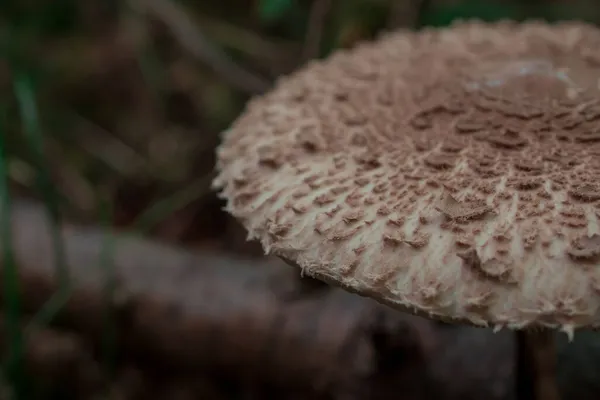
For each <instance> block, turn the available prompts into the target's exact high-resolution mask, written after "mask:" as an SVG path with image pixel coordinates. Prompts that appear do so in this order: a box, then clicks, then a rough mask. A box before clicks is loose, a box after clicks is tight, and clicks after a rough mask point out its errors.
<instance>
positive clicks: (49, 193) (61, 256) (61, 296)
mask: <svg viewBox="0 0 600 400" xmlns="http://www.w3.org/2000/svg"><path fill="white" fill-rule="evenodd" d="M14 90H15V95H16V98H17V102H18V105H19V112H20V116H21V121H22V124H23V130H24V133H25V135H26V137H27V141H28V144H29V146H30V148H31V151H32V153H33V160H34V162H35V167H36V169H37V173H38V176H37V186H38V189H39V191H40V192H41V195H42V198H43V201H44V204H45V209H46V212H47V216H48V219H49V222H50V227H49V229H50V231H51V232H50V234H51V237H52V247H53V250H54V268H55V273H56V277H57V278H58V284H59V287H58V292H57V293H56V294H55V296H54V297H53V298H52V299H50V301H48V303H47V304H46V305H45V306H44V307H42V309H41V310H40V311H39V313H38V314H36V315H35V316H34V318H33V320H32V323H33V324H35V323H41V322H43V324H46V323H47V322H49V320H51V319H52V318H53V316H54V315H55V314H56V312H57V311H58V310H59V309H60V306H62V304H64V302H65V301H66V299H67V298H68V297H69V295H70V285H69V274H68V268H67V262H66V255H65V249H64V244H63V243H62V237H61V228H60V211H59V197H58V194H57V192H56V190H55V188H54V185H53V183H52V179H51V177H50V174H49V173H48V169H47V166H46V165H45V164H46V163H45V160H44V153H43V137H42V129H41V126H40V120H39V115H38V109H37V104H36V98H35V91H34V86H33V82H32V81H31V77H30V76H29V75H27V74H23V73H18V74H16V78H15V80H14Z"/></svg>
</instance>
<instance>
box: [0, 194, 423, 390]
mask: <svg viewBox="0 0 600 400" xmlns="http://www.w3.org/2000/svg"><path fill="white" fill-rule="evenodd" d="M12 218H13V227H14V228H13V244H14V248H15V254H16V257H17V260H18V264H19V265H20V267H21V268H20V269H21V278H22V282H23V283H22V285H23V291H24V306H25V307H26V309H27V311H28V312H31V313H33V312H36V311H37V310H39V309H40V307H42V305H43V304H45V303H46V302H47V301H48V300H49V299H50V297H51V296H52V294H53V293H54V291H55V289H56V286H55V285H54V284H53V280H52V271H53V269H52V261H51V260H52V259H53V258H52V254H53V249H52V248H51V241H50V240H49V235H48V229H47V224H46V222H45V220H44V215H43V213H42V212H41V210H40V208H38V207H37V206H35V205H32V204H28V203H18V206H17V207H16V208H15V209H14V210H13V214H12ZM107 233H108V232H106V231H102V230H98V229H86V228H81V227H80V228H74V227H65V229H64V230H63V242H64V244H65V247H66V254H67V259H68V267H69V269H70V273H71V278H72V280H73V283H74V290H73V292H72V295H71V298H70V299H69V301H68V302H67V303H66V304H65V307H64V308H63V309H62V310H61V312H60V313H59V314H58V315H57V317H56V319H55V320H54V324H55V325H56V326H61V327H63V328H65V329H71V330H74V331H76V332H78V333H79V334H81V335H83V336H84V337H86V338H88V339H89V340H90V341H91V342H92V343H96V344H99V343H101V342H102V333H103V332H104V330H103V321H104V319H103V315H104V313H105V312H106V303H105V301H104V300H105V296H104V293H105V290H104V288H103V282H105V281H106V276H105V271H103V270H102V268H101V265H100V264H101V263H100V260H101V259H102V255H103V251H105V249H103V246H105V245H106V244H107V243H108V242H107V238H108V235H107ZM114 243H115V246H114V249H113V252H112V253H113V254H112V260H113V262H114V265H115V269H116V271H117V273H116V282H117V287H116V291H115V299H114V302H113V304H112V314H113V315H114V316H115V321H114V323H115V326H116V330H117V347H118V350H119V352H120V353H121V356H122V357H125V358H127V359H131V360H137V362H138V363H139V364H140V365H151V366H153V368H156V369H160V370H163V371H167V372H168V373H170V374H175V373H178V374H189V373H193V372H194V371H196V372H197V371H211V373H212V374H215V375H220V376H227V377H228V378H230V379H233V378H232V377H235V380H236V381H239V382H247V383H249V384H251V385H253V386H265V385H266V386H269V387H275V388H285V389H286V390H292V389H293V390H304V391H310V392H314V393H320V394H323V395H324V394H331V393H336V394H340V393H348V394H352V395H351V396H350V395H349V396H350V397H349V398H361V395H360V393H363V394H364V393H365V392H367V393H368V392H369V391H372V390H374V388H373V387H372V385H371V384H370V383H369V382H370V380H372V379H373V377H375V376H376V375H377V373H378V372H379V368H378V363H379V362H380V361H381V360H383V359H385V358H386V357H385V354H384V353H383V352H390V353H392V352H393V353H394V354H395V355H397V360H395V363H394V364H393V368H394V369H396V370H397V371H400V370H404V369H405V367H406V366H407V365H409V366H410V367H411V368H414V367H415V366H416V365H418V364H419V363H422V362H423V360H425V355H426V353H428V351H429V350H430V348H431V347H432V344H430V343H428V341H427V340H426V339H425V337H426V336H427V335H429V337H431V335H430V334H429V333H428V332H427V330H428V329H429V327H430V325H429V324H428V323H427V322H426V321H424V320H420V319H418V318H416V317H412V316H409V315H402V314H398V313H394V312H393V311H391V310H389V309H387V308H385V307H383V306H380V305H379V304H377V303H375V302H372V301H367V300H366V299H363V298H360V297H358V296H354V295H351V294H348V293H346V292H343V291H341V290H338V289H328V288H327V289H325V290H315V291H308V292H306V293H305V292H304V288H305V285H303V284H302V281H301V280H299V279H298V278H297V275H296V271H295V270H294V269H291V268H289V267H287V266H284V265H282V263H280V262H278V261H276V262H273V261H265V262H263V263H257V262H256V261H245V260H240V259H235V258H232V257H226V256H224V255H207V254H202V255H198V254H193V253H190V252H185V251H182V250H178V249H175V248H173V247H168V246H163V245H160V244H159V243H154V242H150V241H145V240H141V239H139V238H134V237H128V236H124V235H120V236H117V237H116V238H115V239H114ZM108 250H110V249H108ZM419 330H420V331H419ZM398 332H402V335H401V337H400V340H395V341H391V340H386V338H387V337H396V338H397V337H398ZM424 339H425V340H424ZM374 340H377V341H378V343H379V345H380V347H381V349H376V348H375V344H376V343H374ZM377 390H380V388H379V387H378V388H377Z"/></svg>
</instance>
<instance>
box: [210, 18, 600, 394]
mask: <svg viewBox="0 0 600 400" xmlns="http://www.w3.org/2000/svg"><path fill="white" fill-rule="evenodd" d="M599 51H600V30H599V29H597V28H595V27H593V26H591V25H586V24H584V23H577V22H569V23H566V22H564V23H558V24H547V23H544V22H525V23H516V22H508V21H504V22H498V23H482V22H476V21H469V22H459V23H455V24H453V25H452V26H450V27H448V28H441V29H426V30H422V31H418V32H410V31H399V32H392V33H388V34H386V35H384V36H382V37H381V38H379V39H377V40H376V41H374V42H369V43H363V44H360V45H358V46H356V47H355V48H353V49H349V50H340V51H338V52H337V53H335V54H333V55H332V56H330V57H329V58H328V59H326V60H324V61H312V62H310V63H309V64H308V65H307V66H305V67H304V68H302V69H301V70H300V71H298V72H296V73H294V74H292V75H291V76H288V77H283V78H281V79H280V81H279V82H278V83H277V85H276V87H275V88H274V89H273V90H272V91H271V92H269V93H267V94H266V95H264V96H262V97H259V98H255V99H253V100H252V101H251V102H249V104H248V106H247V109H246V110H245V112H244V114H243V115H241V116H240V117H239V118H238V119H237V120H236V121H235V122H234V123H233V125H232V127H231V128H230V129H229V130H228V131H227V132H225V133H224V134H223V142H222V144H221V146H220V148H219V149H218V160H217V170H218V176H217V178H216V179H215V181H214V187H215V188H216V189H218V190H220V195H221V196H222V197H223V198H225V199H226V201H227V206H226V210H227V211H228V212H229V213H231V214H232V215H233V216H235V217H236V218H237V219H239V220H240V221H241V222H242V223H243V225H244V226H245V228H246V229H247V230H248V232H249V235H248V237H249V239H258V240H260V242H261V243H262V246H263V247H264V249H265V251H266V252H267V253H271V254H275V255H277V256H279V257H281V258H284V259H286V260H288V261H289V262H291V263H292V264H294V265H297V266H299V267H300V268H301V269H302V272H303V273H304V274H306V275H309V276H313V277H316V278H318V279H321V280H324V281H325V282H328V283H331V284H335V285H339V286H342V287H344V288H345V289H346V290H349V291H351V292H355V293H358V294H360V295H363V296H369V297H372V298H374V299H376V300H378V301H379V302H382V303H384V304H387V305H389V306H391V307H394V308H397V309H399V310H403V311H408V312H412V313H415V314H418V315H422V316H426V317H429V318H434V319H440V320H444V321H450V322H454V323H459V322H462V323H468V324H472V325H476V326H481V327H491V328H493V329H495V330H499V329H502V328H510V329H514V330H516V331H517V332H518V333H517V335H518V336H517V338H518V346H517V347H518V350H517V352H518V355H519V357H518V359H519V362H518V368H517V369H518V371H517V375H518V378H517V382H518V384H517V385H518V392H519V396H520V398H536V399H542V398H543V399H545V400H548V399H556V398H558V397H559V396H558V390H557V389H556V386H555V382H554V376H553V375H554V368H555V361H554V360H555V356H554V353H553V351H554V343H553V331H554V330H559V331H563V332H566V333H567V334H568V335H569V337H570V338H572V336H573V333H574V331H575V330H576V329H577V328H582V327H592V328H593V327H597V326H598V325H600V222H599V220H600V184H599V182H600V80H599V79H600V69H599V67H600V56H599V54H600V52H599ZM532 375H533V376H532Z"/></svg>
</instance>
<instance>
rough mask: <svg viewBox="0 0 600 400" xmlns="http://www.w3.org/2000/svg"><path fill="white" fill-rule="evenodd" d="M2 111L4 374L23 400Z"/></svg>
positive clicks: (0, 193) (16, 277)
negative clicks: (5, 341) (5, 343)
mask: <svg viewBox="0 0 600 400" xmlns="http://www.w3.org/2000/svg"><path fill="white" fill-rule="evenodd" d="M4 122H5V118H4V110H2V114H1V115H0V225H1V227H0V229H2V232H1V234H0V236H1V238H0V240H2V244H1V246H0V247H1V248H2V249H3V260H2V265H3V267H2V270H3V271H2V272H3V274H2V278H3V280H4V282H3V291H4V296H3V297H4V312H5V324H6V332H7V345H8V348H7V351H6V359H5V360H4V374H5V377H6V379H7V381H8V382H9V383H10V385H11V386H12V390H13V393H14V395H15V397H16V398H17V399H24V398H25V397H26V393H25V388H26V386H27V385H26V378H25V372H24V368H23V347H24V346H23V335H22V332H21V324H20V318H21V299H20V287H19V286H20V280H19V270H18V266H17V264H16V262H15V257H14V254H13V247H12V233H11V211H10V210H11V202H10V193H9V189H8V159H7V157H6V150H5V149H6V146H5V143H4V138H5V137H6V133H5V132H4V129H3V128H4Z"/></svg>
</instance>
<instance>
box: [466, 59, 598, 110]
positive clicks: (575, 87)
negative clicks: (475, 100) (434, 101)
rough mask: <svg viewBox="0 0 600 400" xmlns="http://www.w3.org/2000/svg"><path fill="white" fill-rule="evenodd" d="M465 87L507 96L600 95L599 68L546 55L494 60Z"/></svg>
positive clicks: (569, 98)
mask: <svg viewBox="0 0 600 400" xmlns="http://www.w3.org/2000/svg"><path fill="white" fill-rule="evenodd" d="M465 87H466V89H467V90H468V91H470V92H485V93H490V94H496V95H501V96H502V97H505V98H506V97H508V98H511V97H519V98H523V97H524V98H537V99H542V98H545V99H548V98H553V99H556V100H560V99H565V100H571V101H572V100H576V99H578V98H579V97H581V96H582V95H585V96H583V97H588V98H589V97H590V96H591V97H596V98H600V71H598V70H596V69H594V68H592V67H590V66H588V65H583V64H581V63H574V62H566V63H561V64H557V63H553V62H551V61H548V60H544V59H522V60H510V61H506V62H493V63H487V64H484V65H481V66H479V67H478V68H477V70H476V71H475V73H474V74H470V75H469V78H467V79H466V83H465ZM507 100H508V99H507Z"/></svg>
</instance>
